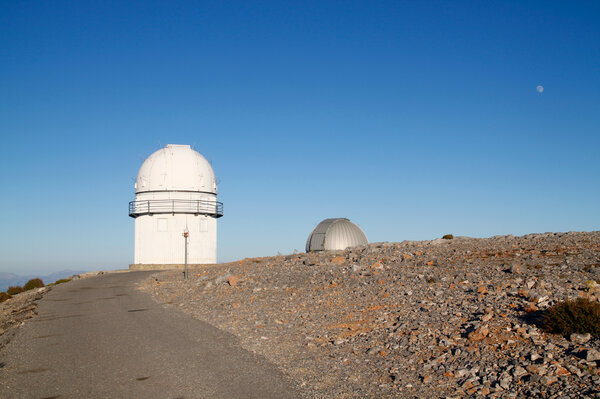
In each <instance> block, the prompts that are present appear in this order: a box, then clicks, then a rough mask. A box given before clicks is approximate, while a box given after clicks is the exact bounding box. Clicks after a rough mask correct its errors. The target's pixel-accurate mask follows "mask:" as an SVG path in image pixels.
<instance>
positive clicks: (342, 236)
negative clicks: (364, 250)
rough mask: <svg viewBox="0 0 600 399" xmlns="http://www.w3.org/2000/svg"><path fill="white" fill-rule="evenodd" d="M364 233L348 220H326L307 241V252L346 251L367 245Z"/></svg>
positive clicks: (367, 241)
mask: <svg viewBox="0 0 600 399" xmlns="http://www.w3.org/2000/svg"><path fill="white" fill-rule="evenodd" d="M368 243H369V240H367V236H366V235H365V233H363V231H362V230H361V229H360V227H358V226H357V225H355V224H354V223H352V222H351V221H350V220H348V219H346V218H334V219H325V220H323V221H322V222H321V223H319V224H318V225H317V227H315V229H314V230H313V231H312V233H310V235H309V236H308V240H306V252H310V251H331V250H344V249H346V248H349V247H358V246H360V245H367V244H368Z"/></svg>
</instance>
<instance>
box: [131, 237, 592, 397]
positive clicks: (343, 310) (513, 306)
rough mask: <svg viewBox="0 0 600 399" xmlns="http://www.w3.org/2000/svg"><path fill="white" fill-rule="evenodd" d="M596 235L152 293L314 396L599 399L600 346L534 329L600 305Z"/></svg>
mask: <svg viewBox="0 0 600 399" xmlns="http://www.w3.org/2000/svg"><path fill="white" fill-rule="evenodd" d="M597 280H598V281H600V232H592V233H577V232H570V233H546V234H530V235H526V236H522V237H514V236H497V237H492V238H488V239H472V238H465V237H457V238H454V239H452V240H443V239H437V240H433V241H420V242H414V241H404V242H401V243H376V244H370V245H368V246H366V247H359V248H353V249H348V250H346V251H339V252H326V253H315V254H304V253H301V254H293V255H288V256H278V257H270V258H256V259H244V260H242V261H238V262H234V263H228V264H220V265H212V266H206V267H204V268H201V269H196V270H193V271H192V273H191V276H190V279H188V280H187V281H183V279H182V273H181V272H180V271H179V272H176V271H171V272H161V273H157V274H156V275H155V276H154V277H152V278H150V279H149V280H147V281H146V282H145V283H144V285H143V289H146V290H148V291H151V292H152V293H153V295H154V296H155V298H156V300H158V301H160V302H163V303H165V304H168V306H173V307H176V308H179V309H181V310H183V311H185V312H188V313H190V314H192V315H193V316H195V317H197V318H199V319H201V320H204V321H207V322H209V323H211V324H213V325H215V326H217V327H218V328H221V329H224V330H227V331H229V332H231V333H233V334H235V335H236V336H238V337H239V339H240V342H241V344H242V345H243V346H244V347H245V348H247V349H249V350H252V351H254V352H257V353H259V354H261V355H264V356H265V357H266V358H268V359H269V360H271V361H272V362H274V363H275V364H277V365H278V366H279V367H280V368H281V369H282V370H283V371H284V372H286V373H287V374H288V375H291V376H292V377H293V378H294V379H295V380H296V381H298V384H299V385H300V386H301V387H302V388H303V389H304V391H305V392H306V396H307V397H315V398H321V397H327V398H330V397H336V398H364V397H372V398H375V397H377V398H379V397H382V398H385V397H394V398H403V397H406V398H409V397H411V398H412V397H419V398H429V397H442V398H443V397H503V398H511V397H532V396H533V397H545V398H576V397H577V398H586V397H590V398H598V397H600V389H599V388H598V387H600V371H599V370H600V369H599V368H598V367H597V366H600V363H597V362H599V361H600V352H599V351H598V350H599V349H600V348H599V347H600V340H599V339H597V338H594V337H590V336H586V335H573V336H570V337H563V336H557V335H551V334H547V333H545V332H543V331H541V330H540V329H539V328H538V326H537V325H536V317H537V316H538V315H539V314H540V313H541V312H542V311H543V310H544V309H546V308H548V307H549V306H551V305H553V304H555V303H557V302H558V301H561V300H564V299H566V298H576V297H580V296H584V297H588V298H590V299H592V300H598V298H600V285H599V284H598V283H597Z"/></svg>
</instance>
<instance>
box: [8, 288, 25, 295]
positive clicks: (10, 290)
mask: <svg viewBox="0 0 600 399" xmlns="http://www.w3.org/2000/svg"><path fill="white" fill-rule="evenodd" d="M23 291H25V290H24V289H23V287H19V286H16V287H13V286H10V287H8V289H7V290H6V293H7V294H8V295H11V296H12V295H17V294H20V293H21V292H23Z"/></svg>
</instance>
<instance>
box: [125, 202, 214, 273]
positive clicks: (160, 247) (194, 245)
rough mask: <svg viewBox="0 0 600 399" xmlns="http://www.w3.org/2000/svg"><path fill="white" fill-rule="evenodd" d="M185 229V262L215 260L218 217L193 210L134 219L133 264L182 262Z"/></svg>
mask: <svg viewBox="0 0 600 399" xmlns="http://www.w3.org/2000/svg"><path fill="white" fill-rule="evenodd" d="M186 227H187V229H188V231H189V237H188V263H189V264H208V263H217V219H216V218H214V217H212V216H206V215H194V214H177V213H176V214H175V215H172V214H156V215H152V216H150V215H143V216H140V217H137V218H136V219H135V256H134V263H135V264H147V265H156V264H165V265H172V264H183V263H184V247H185V241H184V237H183V232H184V230H185V229H186Z"/></svg>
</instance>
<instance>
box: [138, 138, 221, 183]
mask: <svg viewBox="0 0 600 399" xmlns="http://www.w3.org/2000/svg"><path fill="white" fill-rule="evenodd" d="M152 191H195V192H204V193H212V194H217V181H216V179H215V173H214V171H213V168H212V166H211V165H210V163H209V162H208V161H207V160H206V158H204V157H203V156H202V155H200V153H199V152H197V151H194V150H193V149H192V148H191V147H190V146H189V145H178V144H168V145H167V146H166V147H165V148H161V149H160V150H158V151H156V152H155V153H153V154H152V155H150V156H149V157H148V158H147V159H146V160H145V161H144V163H143V164H142V167H141V168H140V171H139V173H138V175H137V180H136V182H135V192H136V193H144V192H152Z"/></svg>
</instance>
